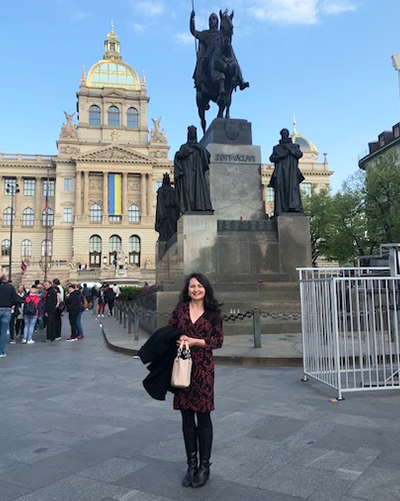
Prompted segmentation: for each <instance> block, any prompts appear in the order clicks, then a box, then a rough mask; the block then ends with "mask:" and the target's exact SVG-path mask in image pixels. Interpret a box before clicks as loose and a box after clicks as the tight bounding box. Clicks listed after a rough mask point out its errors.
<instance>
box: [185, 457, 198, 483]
mask: <svg viewBox="0 0 400 501" xmlns="http://www.w3.org/2000/svg"><path fill="white" fill-rule="evenodd" d="M196 475H197V452H193V453H192V454H191V455H190V458H189V459H188V469H187V472H186V475H185V478H184V479H183V481H182V485H183V487H190V486H191V485H192V482H193V480H194V479H195V478H196Z"/></svg>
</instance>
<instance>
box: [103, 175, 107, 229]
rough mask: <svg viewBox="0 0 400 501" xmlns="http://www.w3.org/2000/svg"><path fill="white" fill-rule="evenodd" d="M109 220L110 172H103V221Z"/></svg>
mask: <svg viewBox="0 0 400 501" xmlns="http://www.w3.org/2000/svg"><path fill="white" fill-rule="evenodd" d="M107 222H108V173H107V172H103V223H107Z"/></svg>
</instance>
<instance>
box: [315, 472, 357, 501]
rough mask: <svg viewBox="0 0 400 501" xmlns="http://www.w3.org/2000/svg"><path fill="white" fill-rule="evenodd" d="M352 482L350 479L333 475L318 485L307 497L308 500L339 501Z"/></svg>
mask: <svg viewBox="0 0 400 501" xmlns="http://www.w3.org/2000/svg"><path fill="white" fill-rule="evenodd" d="M352 484H353V481H352V480H345V479H343V478H340V477H339V476H337V475H333V476H332V477H330V478H328V480H327V481H326V482H324V483H323V484H322V485H321V486H320V487H318V489H317V490H316V491H314V493H313V494H311V496H310V497H309V498H308V499H309V500H310V501H311V500H312V501H340V500H341V499H343V496H344V494H345V493H346V492H347V491H348V490H349V488H350V487H351V486H352Z"/></svg>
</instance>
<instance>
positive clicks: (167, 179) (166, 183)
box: [162, 172, 171, 186]
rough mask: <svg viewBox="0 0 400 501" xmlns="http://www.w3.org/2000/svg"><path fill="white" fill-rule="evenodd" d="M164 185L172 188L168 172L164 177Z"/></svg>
mask: <svg viewBox="0 0 400 501" xmlns="http://www.w3.org/2000/svg"><path fill="white" fill-rule="evenodd" d="M162 184H163V186H170V184H171V180H170V178H169V174H168V172H166V173H165V174H164V175H163V181H162Z"/></svg>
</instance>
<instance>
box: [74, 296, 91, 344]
mask: <svg viewBox="0 0 400 501" xmlns="http://www.w3.org/2000/svg"><path fill="white" fill-rule="evenodd" d="M77 290H78V292H79V301H80V304H81V309H80V311H79V313H78V316H77V318H76V327H77V329H78V339H83V338H84V337H85V336H84V334H83V326H82V315H83V312H84V311H85V310H86V309H87V306H88V301H87V299H86V297H85V296H84V295H83V293H82V291H81V290H80V289H79V288H77Z"/></svg>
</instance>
